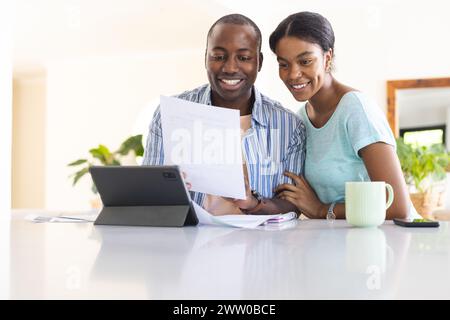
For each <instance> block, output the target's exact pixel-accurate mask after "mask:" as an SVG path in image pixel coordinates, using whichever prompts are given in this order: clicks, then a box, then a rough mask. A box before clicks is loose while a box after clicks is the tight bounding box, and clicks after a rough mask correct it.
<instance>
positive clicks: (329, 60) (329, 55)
mask: <svg viewBox="0 0 450 320" xmlns="http://www.w3.org/2000/svg"><path fill="white" fill-rule="evenodd" d="M332 67H333V49H331V48H330V49H329V50H328V51H327V52H326V53H325V72H327V73H330V72H331V69H332Z"/></svg>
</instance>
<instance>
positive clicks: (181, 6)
mask: <svg viewBox="0 0 450 320" xmlns="http://www.w3.org/2000/svg"><path fill="white" fill-rule="evenodd" d="M21 1H22V2H24V1H25V0H21ZM31 3H32V2H29V5H32V4H31ZM33 3H34V2H33ZM43 3H44V4H45V3H47V5H50V4H51V1H50V2H47V1H44V2H43ZM58 3H60V2H58ZM61 3H66V4H69V5H70V4H71V5H72V7H70V6H69V9H70V8H75V9H76V10H72V11H71V12H72V14H71V15H69V18H70V19H72V18H74V17H75V18H74V19H72V20H74V21H75V22H76V23H69V24H68V22H67V20H64V19H63V18H64V17H65V18H67V16H65V15H66V12H67V10H64V8H63V9H61V8H60V7H58V10H60V9H61V10H60V11H57V12H55V15H58V14H59V15H60V16H61V17H62V18H61V19H56V18H52V17H46V16H45V15H46V14H48V12H50V13H51V12H52V10H51V9H50V8H49V10H46V9H45V5H43V4H42V3H40V6H38V7H36V8H35V11H38V12H39V14H40V16H39V19H37V18H35V17H34V16H33V15H32V13H33V10H29V11H27V12H28V15H29V16H27V17H26V19H24V18H22V19H18V21H20V22H21V23H22V24H26V23H27V21H33V22H34V25H33V28H34V29H35V30H36V32H35V33H34V34H33V33H32V32H31V33H30V32H28V33H27V32H25V31H26V30H27V28H22V32H21V33H20V37H19V38H20V40H21V42H20V43H19V44H18V48H19V49H21V50H19V51H20V52H17V55H18V56H20V58H21V59H19V60H17V61H18V62H17V63H18V64H19V63H22V65H26V64H27V63H30V60H32V57H29V56H26V53H27V52H28V53H30V52H33V50H30V48H29V47H27V46H26V43H28V42H27V41H28V40H27V35H28V34H31V35H32V36H33V39H29V44H30V45H31V46H32V49H33V48H34V49H35V50H36V55H37V56H39V59H40V60H39V61H40V63H41V64H44V65H45V67H46V68H47V75H48V82H47V114H46V122H47V133H46V139H45V141H46V142H45V143H46V145H45V150H46V206H47V207H51V208H67V209H72V208H81V207H86V206H87V205H88V199H89V197H90V191H89V183H87V181H84V182H82V184H81V185H80V186H77V187H75V188H72V187H71V186H70V182H69V180H68V178H67V175H68V174H69V173H70V172H71V171H70V170H69V169H68V168H66V164H67V163H68V162H70V161H72V160H75V159H77V158H79V157H83V156H84V155H86V153H87V150H88V149H89V148H90V147H92V146H95V145H97V144H98V143H103V144H106V145H108V146H111V147H113V148H114V147H117V146H118V145H119V143H120V142H121V141H122V140H123V139H124V138H126V137H127V136H128V135H129V134H131V131H132V128H133V127H134V124H135V122H136V119H135V118H136V117H137V116H138V115H139V114H140V111H141V109H142V108H144V107H145V106H146V105H147V104H148V102H149V101H152V100H154V99H155V97H157V96H158V95H159V94H160V93H163V94H173V93H178V92H181V91H183V90H187V89H191V88H194V87H196V86H198V85H199V84H201V83H202V82H205V81H206V77H205V70H204V64H203V50H204V44H205V40H206V39H205V35H206V32H207V30H208V29H209V27H210V25H211V24H212V22H214V21H215V20H216V19H217V18H219V17H220V16H222V15H225V14H228V13H232V12H239V13H243V14H245V15H248V16H249V17H251V18H252V19H253V20H254V21H255V22H256V23H257V24H258V25H259V26H260V28H261V30H262V33H263V53H264V55H265V60H264V65H263V69H262V71H261V73H260V75H259V77H258V80H257V85H258V87H259V89H260V90H261V91H262V92H263V93H265V94H267V95H269V96H270V97H272V98H275V99H277V100H280V101H281V102H283V103H284V104H285V106H286V107H288V108H290V109H292V110H296V109H297V108H298V106H299V104H298V102H296V101H295V100H294V99H293V98H292V97H291V96H290V94H289V92H288V91H287V90H286V89H285V88H284V86H283V85H282V83H281V81H280V80H279V79H278V76H277V74H278V70H277V64H276V61H275V57H274V55H273V54H272V53H271V52H270V50H269V47H268V43H267V42H268V37H269V35H270V32H271V31H272V30H273V29H274V28H275V27H276V25H277V24H278V23H279V22H280V21H281V20H282V19H283V18H285V17H286V16H287V15H288V14H291V13H294V12H297V11H302V10H310V11H317V12H320V13H322V14H323V15H324V16H326V17H327V18H328V19H329V20H330V22H331V23H332V25H333V27H334V30H335V34H336V47H335V52H336V61H335V64H336V72H335V75H336V77H337V78H338V80H341V81H342V82H344V83H346V84H348V85H350V86H352V87H354V88H357V89H360V90H362V91H364V92H366V93H367V94H369V95H370V96H372V97H373V98H374V99H376V101H377V102H378V104H379V105H380V107H382V108H383V109H384V108H385V100H386V93H385V85H386V81H387V80H393V79H408V78H419V77H442V76H449V74H450V59H448V58H447V57H449V56H450V43H449V42H448V41H446V38H445V36H444V35H445V33H446V32H447V31H448V30H450V19H448V12H450V4H448V2H446V1H440V0H429V1H427V2H426V5H424V3H423V1H419V0H412V1H407V0H396V1H388V0H372V1H365V2H363V1H356V0H347V1H331V0H317V1H314V2H311V3H305V2H300V1H295V2H294V1H289V0H277V1H259V2H258V3H257V4H256V3H255V2H251V1H247V2H245V1H235V0H215V1H203V0H199V1H189V2H186V1H171V2H169V1H151V2H149V1H141V0H134V1H124V2H121V1H115V2H108V3H107V5H106V4H105V1H103V0H96V1H80V3H81V5H80V6H78V7H77V5H76V4H77V3H78V2H74V1H70V0H67V1H66V2H61ZM102 4H103V5H102ZM119 4H120V5H119ZM52 8H54V7H52ZM66 9H67V7H66ZM55 10H56V9H55ZM69 11H70V10H69ZM77 12H78V13H77ZM127 15H131V16H132V17H131V20H130V21H128V20H127V19H129V17H127ZM58 17H59V16H58ZM33 19H34V20H33ZM67 19H68V18H67ZM70 19H69V20H68V21H69V22H70V21H72V20H70ZM45 21H51V22H52V23H53V25H52V26H51V27H48V26H47V27H46V28H43V29H42V30H40V29H39V26H40V24H41V23H45ZM97 21H98V22H97ZM72 22H73V21H72ZM67 24H68V25H69V27H67ZM53 29H57V30H59V31H58V33H57V34H55V35H53V38H51V37H52V30H53ZM39 30H40V31H39ZM43 35H45V36H43ZM49 37H50V39H52V41H49V43H46V44H45V46H44V45H42V43H44V41H45V39H46V38H49ZM36 39H40V40H41V42H40V43H39V42H38V41H37V40H36ZM50 42H51V43H50ZM36 43H39V46H38V45H36ZM57 44H60V47H57ZM33 45H34V47H33ZM46 46H48V48H51V50H50V49H49V50H50V51H49V52H50V53H51V54H50V53H49V54H47V53H46V52H45V50H46ZM25 49H27V50H25ZM25 62H26V63H25ZM149 121H150V119H146V121H144V122H147V123H148V122H149ZM141 123H142V119H141Z"/></svg>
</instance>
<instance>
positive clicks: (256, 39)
mask: <svg viewBox="0 0 450 320" xmlns="http://www.w3.org/2000/svg"><path fill="white" fill-rule="evenodd" d="M262 62H263V55H262V53H261V32H260V30H259V28H258V27H257V26H256V24H255V23H254V22H253V21H252V20H250V19H249V18H247V17H245V16H243V15H240V14H232V15H227V16H224V17H222V18H220V19H219V20H217V21H216V22H215V23H214V24H213V25H212V26H211V28H210V30H209V32H208V37H207V44H206V53H205V67H206V71H207V74H208V80H209V85H203V86H201V87H199V88H196V89H194V90H192V91H186V92H184V93H182V94H180V95H178V96H177V97H178V98H180V99H185V100H188V101H192V102H197V103H202V104H207V105H214V106H217V107H223V108H230V109H238V110H240V115H241V129H242V130H243V131H244V132H245V134H244V136H243V138H242V146H243V158H244V161H245V165H244V169H245V170H244V172H245V174H246V199H245V200H235V199H227V198H223V197H218V196H213V195H206V194H202V193H198V192H192V193H191V195H192V198H193V200H194V201H195V202H197V203H198V204H199V205H201V206H203V207H204V208H205V209H207V210H208V211H210V212H211V213H212V214H215V215H221V214H242V213H244V214H277V213H285V212H289V211H295V207H294V206H293V205H291V204H290V203H289V202H288V201H285V200H281V199H277V198H273V195H274V194H273V190H274V189H275V187H277V186H278V185H279V184H282V183H285V182H287V180H288V178H287V177H285V176H284V175H283V173H284V172H285V171H291V172H295V173H297V174H303V167H304V160H305V127H304V124H303V123H302V121H301V120H300V119H299V118H298V117H297V116H296V115H295V114H294V113H292V112H290V111H288V110H286V109H284V108H283V107H282V106H281V105H280V104H279V103H278V102H276V101H273V100H271V99H269V98H267V97H266V96H264V95H262V94H261V93H259V92H258V90H257V89H256V88H255V87H254V83H255V80H256V76H257V74H258V72H259V71H260V70H261V66H262ZM180 112H182V110H180ZM163 163H164V151H163V141H162V130H161V114H160V111H159V108H158V109H157V110H156V112H155V114H154V117H153V121H152V123H151V125H150V131H149V135H148V139H147V145H146V148H145V155H144V161H143V165H162V164H163ZM247 177H248V178H247ZM188 178H189V177H188ZM217 183H220V181H218V182H217Z"/></svg>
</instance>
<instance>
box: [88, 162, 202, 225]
mask: <svg viewBox="0 0 450 320" xmlns="http://www.w3.org/2000/svg"><path fill="white" fill-rule="evenodd" d="M89 172H90V174H91V176H92V179H93V181H94V184H95V186H96V188H97V190H98V192H99V194H100V197H101V199H102V202H103V208H102V211H101V212H100V214H99V216H98V218H97V220H96V221H95V222H94V224H95V225H124V226H125V225H126V226H157V227H181V226H186V225H196V224H197V223H198V219H197V216H196V215H195V212H194V210H193V207H192V204H191V198H190V195H189V192H188V190H187V189H186V185H185V183H184V181H183V178H182V176H181V172H180V169H179V167H178V166H93V167H91V168H90V169H89Z"/></svg>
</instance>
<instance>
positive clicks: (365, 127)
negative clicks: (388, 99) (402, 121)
mask: <svg viewBox="0 0 450 320" xmlns="http://www.w3.org/2000/svg"><path fill="white" fill-rule="evenodd" d="M347 112H348V116H347V133H348V136H349V140H350V143H351V145H352V148H353V150H354V152H355V154H356V155H357V156H359V154H358V152H359V150H361V149H362V148H364V147H366V146H368V145H370V144H373V143H376V142H384V143H386V144H389V145H392V146H393V147H394V148H395V147H396V145H395V138H394V135H393V133H392V130H391V128H390V127H389V124H388V122H387V119H386V116H385V114H384V113H383V111H382V110H381V109H380V108H379V107H378V106H377V105H376V104H375V103H374V102H373V101H370V100H368V99H367V98H366V97H364V96H362V95H359V94H358V95H357V94H354V95H353V97H352V99H351V101H350V105H349V106H348V107H347Z"/></svg>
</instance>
